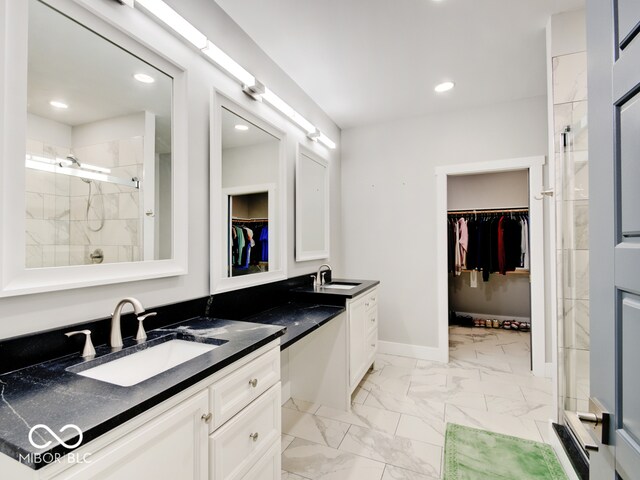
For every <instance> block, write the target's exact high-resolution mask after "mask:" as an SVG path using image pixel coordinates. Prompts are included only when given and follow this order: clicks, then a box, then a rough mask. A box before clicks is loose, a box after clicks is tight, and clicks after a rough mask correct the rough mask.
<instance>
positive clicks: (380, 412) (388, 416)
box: [316, 405, 400, 435]
mask: <svg viewBox="0 0 640 480" xmlns="http://www.w3.org/2000/svg"><path fill="white" fill-rule="evenodd" d="M316 415H317V416H319V417H325V418H330V419H331V420H336V421H338V422H343V423H349V424H351V425H357V426H359V427H365V428H371V429H373V430H379V431H381V432H386V433H389V434H391V435H393V434H394V433H395V431H396V427H397V426H398V421H399V420H400V414H399V413H398V412H391V411H389V410H384V409H381V408H376V407H370V406H367V405H352V406H351V412H350V413H348V412H344V411H342V410H337V409H335V408H330V407H325V406H322V407H320V408H319V409H318V411H317V412H316Z"/></svg>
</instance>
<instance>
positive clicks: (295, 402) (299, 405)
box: [283, 398, 320, 413]
mask: <svg viewBox="0 0 640 480" xmlns="http://www.w3.org/2000/svg"><path fill="white" fill-rule="evenodd" d="M283 407H285V408H290V409H291V410H297V411H298V412H304V413H316V410H318V408H320V404H319V403H311V402H307V401H306V400H300V399H297V398H290V399H289V400H287V401H286V402H285V404H284V405H283Z"/></svg>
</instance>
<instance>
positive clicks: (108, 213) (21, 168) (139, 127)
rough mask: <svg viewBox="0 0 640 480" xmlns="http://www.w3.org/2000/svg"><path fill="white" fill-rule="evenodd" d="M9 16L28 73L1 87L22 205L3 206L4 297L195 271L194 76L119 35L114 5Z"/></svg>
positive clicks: (37, 8)
mask: <svg viewBox="0 0 640 480" xmlns="http://www.w3.org/2000/svg"><path fill="white" fill-rule="evenodd" d="M52 5H53V6H52ZM54 7H55V8H54ZM90 7H95V8H96V10H95V11H94V10H92V9H90ZM0 8H1V9H3V10H4V11H3V12H2V13H3V15H6V16H7V17H11V19H12V20H11V21H12V22H17V23H20V24H22V25H24V26H25V28H24V29H23V30H22V32H21V35H22V36H21V37H20V38H17V35H16V36H15V37H11V36H9V37H8V40H7V45H6V46H5V48H6V49H7V51H9V52H10V53H9V54H8V55H7V58H6V59H5V68H6V66H7V65H9V66H11V67H12V68H13V66H14V65H24V69H21V68H18V67H16V68H14V70H15V72H14V73H15V78H13V77H12V79H10V80H6V81H5V83H4V84H3V85H5V86H8V88H5V91H10V92H12V93H13V97H14V98H11V97H9V96H8V94H7V95H5V97H4V100H5V101H4V104H5V105H6V107H5V110H4V112H3V114H4V115H5V116H6V117H7V118H12V119H14V120H13V121H12V124H11V126H10V127H9V128H7V129H6V130H5V131H4V132H3V136H4V142H5V145H7V152H8V155H10V157H11V158H13V159H14V161H13V162H8V161H5V162H4V163H3V165H2V172H3V178H4V180H3V182H4V183H3V188H4V189H5V191H6V192H7V195H10V197H9V198H14V199H18V200H16V201H15V203H12V204H5V205H3V207H2V212H1V216H2V219H3V221H4V222H6V225H8V226H10V229H7V230H5V231H4V234H3V235H2V237H1V249H2V259H3V262H2V269H1V270H2V284H1V286H0V296H8V295H19V294H24V293H36V292H44V291H53V290H61V289H65V288H77V287H84V286H92V285H101V284H108V283H116V282H122V281H131V280H141V279H145V278H155V277H162V276H171V275H180V274H183V273H186V245H187V242H186V238H187V234H186V231H187V223H186V203H187V201H186V198H187V197H186V193H185V192H186V188H185V187H186V183H187V182H186V180H187V173H186V171H185V169H184V168H176V165H177V162H179V161H182V162H184V161H186V131H187V130H186V98H185V96H186V95H185V94H186V91H185V90H184V87H185V85H186V78H185V71H184V69H183V68H181V67H179V66H178V65H176V64H175V63H173V62H172V61H170V60H169V59H167V58H165V57H162V56H160V55H158V54H157V53H155V52H153V51H151V50H149V49H148V48H146V47H145V46H144V44H143V43H142V42H139V41H138V39H134V38H132V36H130V35H129V34H128V33H127V32H126V31H125V30H120V29H118V28H116V27H114V25H120V23H121V22H119V21H116V19H115V18H109V16H110V15H115V16H118V15H124V16H125V17H127V18H130V16H127V15H125V12H122V11H118V10H117V9H116V10H114V9H112V8H106V7H105V6H104V5H91V4H87V6H83V5H82V4H80V3H78V2H63V1H55V2H48V1H45V0H27V1H25V2H24V3H22V2H12V3H11V5H8V4H5V5H4V6H2V7H0ZM126 13H130V12H126ZM137 13H139V12H137ZM140 15H142V14H140ZM118 18H119V17H118ZM105 20H106V21H105ZM129 22H131V20H129ZM129 26H131V25H129ZM122 28H125V27H122ZM147 35H149V36H150V35H151V33H147ZM141 40H144V39H141ZM147 40H149V39H147ZM11 56H12V57H13V58H9V57H11ZM0 83H2V82H1V81H0ZM0 86H2V85H0ZM23 95H24V96H23ZM25 98H26V104H25V103H24V100H22V99H25ZM15 99H18V100H15ZM9 230H10V231H9Z"/></svg>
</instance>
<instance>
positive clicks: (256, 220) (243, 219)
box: [231, 217, 269, 222]
mask: <svg viewBox="0 0 640 480" xmlns="http://www.w3.org/2000/svg"><path fill="white" fill-rule="evenodd" d="M231 221H232V222H268V221H269V219H268V218H237V217H233V218H232V219H231Z"/></svg>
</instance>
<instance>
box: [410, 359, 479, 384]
mask: <svg viewBox="0 0 640 480" xmlns="http://www.w3.org/2000/svg"><path fill="white" fill-rule="evenodd" d="M460 364H464V365H474V364H473V363H472V362H470V361H464V360H455V359H454V360H451V361H450V362H449V363H448V364H447V363H440V362H432V361H429V360H418V365H417V367H418V368H417V369H416V370H427V371H428V373H425V372H423V373H422V374H423V375H425V376H426V375H429V374H431V375H433V374H439V375H449V376H456V377H465V378H475V379H478V380H479V379H480V370H478V368H477V367H478V365H475V367H476V368H469V367H466V366H464V367H461V366H459V365H460ZM418 375H419V374H418V373H416V376H418Z"/></svg>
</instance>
